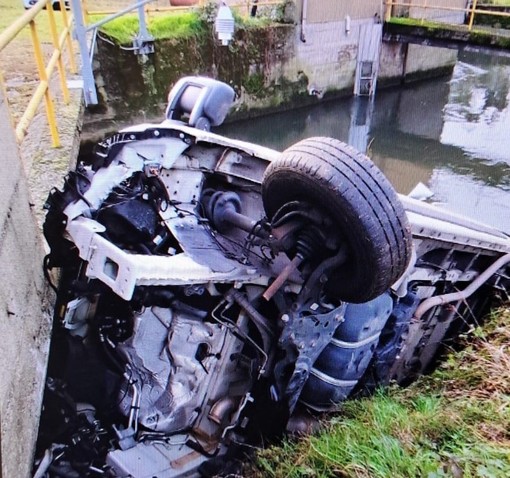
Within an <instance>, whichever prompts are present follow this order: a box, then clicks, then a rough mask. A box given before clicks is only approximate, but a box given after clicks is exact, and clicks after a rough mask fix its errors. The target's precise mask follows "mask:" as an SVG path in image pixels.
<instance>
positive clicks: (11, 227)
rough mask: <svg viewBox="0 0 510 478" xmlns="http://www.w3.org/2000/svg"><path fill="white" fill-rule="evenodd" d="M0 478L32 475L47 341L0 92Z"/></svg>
mask: <svg viewBox="0 0 510 478" xmlns="http://www.w3.org/2000/svg"><path fill="white" fill-rule="evenodd" d="M0 134H1V137H2V148H3V154H2V160H3V161H2V162H3V164H2V175H1V179H0V225H1V226H0V277H2V287H1V288H0V337H2V354H1V359H2V360H1V362H2V364H1V367H0V406H1V408H0V428H1V435H0V437H1V440H0V442H1V449H0V451H1V453H0V465H1V473H0V475H1V476H3V477H5V478H11V477H16V478H18V477H19V478H26V477H28V476H32V475H31V469H32V460H33V452H34V444H35V439H36V435H37V427H38V422H39V414H40V407H41V399H42V391H43V386H44V379H45V374H46V361H47V354H48V348H49V339H50V317H51V314H50V312H49V310H50V307H49V305H48V295H49V294H48V291H47V287H46V283H45V280H44V277H43V273H42V261H43V248H42V245H41V237H40V232H39V230H38V229H37V226H36V221H35V219H34V216H33V214H32V210H31V200H30V197H29V192H28V187H27V180H26V177H25V175H24V171H23V167H22V164H21V160H20V157H19V151H18V145H17V144H16V141H15V139H14V134H13V131H12V126H11V122H10V117H9V113H8V110H7V104H6V100H5V97H4V92H3V90H2V89H0Z"/></svg>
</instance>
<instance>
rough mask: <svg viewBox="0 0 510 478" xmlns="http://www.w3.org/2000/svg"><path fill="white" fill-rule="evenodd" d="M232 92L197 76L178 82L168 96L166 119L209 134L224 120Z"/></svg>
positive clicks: (214, 81) (211, 80)
mask: <svg viewBox="0 0 510 478" xmlns="http://www.w3.org/2000/svg"><path fill="white" fill-rule="evenodd" d="M234 98H235V92H234V90H233V88H232V87H230V86H229V85H227V84H226V83H222V82H221V81H217V80H213V79H212V78H206V77H201V76H187V77H185V78H181V79H180V80H179V81H178V82H177V83H176V84H175V85H174V87H173V88H172V89H171V90H170V93H169V94H168V106H167V109H166V119H169V120H176V121H184V120H185V119H186V117H187V123H188V125H189V126H193V127H194V128H198V129H203V130H206V131H209V130H210V129H211V126H219V125H220V124H221V123H223V121H224V120H225V117H226V116H227V113H228V112H229V110H230V107H231V106H232V103H233V101H234Z"/></svg>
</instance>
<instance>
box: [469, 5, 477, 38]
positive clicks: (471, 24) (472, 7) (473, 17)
mask: <svg viewBox="0 0 510 478" xmlns="http://www.w3.org/2000/svg"><path fill="white" fill-rule="evenodd" d="M477 2H478V0H473V3H472V4H471V15H470V17H469V25H468V30H469V31H471V29H472V28H473V22H474V21H475V10H476V3H477Z"/></svg>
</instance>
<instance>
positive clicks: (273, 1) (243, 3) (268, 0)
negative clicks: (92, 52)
mask: <svg viewBox="0 0 510 478" xmlns="http://www.w3.org/2000/svg"><path fill="white" fill-rule="evenodd" d="M203 3H204V1H203V0H199V2H198V4H195V5H179V6H177V5H175V6H168V7H158V6H154V7H148V6H146V7H145V13H148V14H150V13H160V12H179V11H183V10H191V9H193V8H195V7H197V6H201V5H202V4H203ZM280 3H282V0H258V1H257V0H255V1H254V0H238V1H237V2H230V3H229V4H228V6H229V7H230V8H233V9H242V8H246V9H247V11H248V12H249V11H250V9H251V7H253V6H257V7H266V6H270V5H278V4H280ZM116 12H117V10H89V9H87V15H111V14H113V13H116Z"/></svg>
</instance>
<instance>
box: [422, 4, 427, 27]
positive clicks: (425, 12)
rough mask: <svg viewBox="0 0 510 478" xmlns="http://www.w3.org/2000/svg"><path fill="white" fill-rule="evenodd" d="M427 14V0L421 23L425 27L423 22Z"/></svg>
mask: <svg viewBox="0 0 510 478" xmlns="http://www.w3.org/2000/svg"><path fill="white" fill-rule="evenodd" d="M426 14H427V0H425V4H424V5H423V9H422V14H421V21H420V23H421V24H422V25H423V22H424V21H425V15H426Z"/></svg>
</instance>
